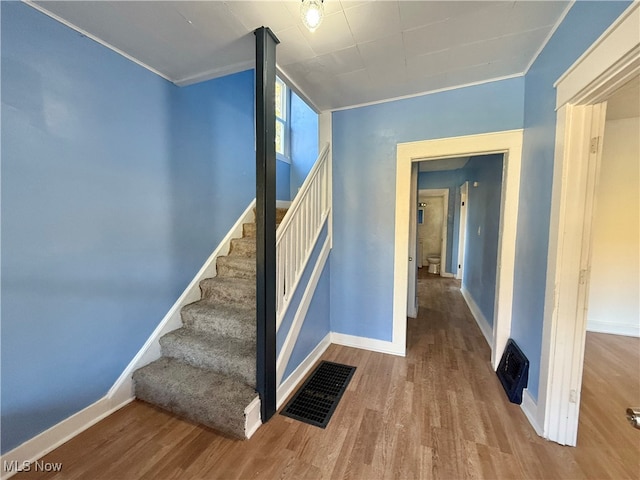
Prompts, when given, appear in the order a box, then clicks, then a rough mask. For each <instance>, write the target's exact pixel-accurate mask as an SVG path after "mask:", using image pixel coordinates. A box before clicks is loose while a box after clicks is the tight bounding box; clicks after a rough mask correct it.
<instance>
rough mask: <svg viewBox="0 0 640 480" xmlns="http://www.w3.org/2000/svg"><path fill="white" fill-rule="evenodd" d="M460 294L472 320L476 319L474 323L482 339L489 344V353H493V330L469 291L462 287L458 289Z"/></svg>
mask: <svg viewBox="0 0 640 480" xmlns="http://www.w3.org/2000/svg"><path fill="white" fill-rule="evenodd" d="M460 293H462V298H464V301H465V302H467V306H468V307H469V310H471V315H473V318H475V319H476V323H477V324H478V327H479V328H480V331H481V332H482V335H484V338H485V340H486V341H487V343H488V344H489V347H490V348H491V351H493V329H492V328H491V326H490V325H489V322H488V321H487V319H486V317H485V316H484V315H483V314H482V311H481V310H480V307H478V304H477V303H476V302H475V300H474V299H473V297H472V296H471V294H470V293H469V291H468V290H467V289H466V288H464V287H462V288H461V289H460Z"/></svg>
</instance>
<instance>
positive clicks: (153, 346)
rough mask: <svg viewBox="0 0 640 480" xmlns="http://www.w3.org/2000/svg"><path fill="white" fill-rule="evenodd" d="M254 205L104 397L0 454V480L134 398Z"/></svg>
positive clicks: (247, 209)
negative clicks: (141, 374)
mask: <svg viewBox="0 0 640 480" xmlns="http://www.w3.org/2000/svg"><path fill="white" fill-rule="evenodd" d="M254 206H255V200H254V201H253V202H251V204H250V205H249V206H248V207H247V208H246V210H245V211H244V213H243V214H242V215H241V216H240V218H239V219H238V221H237V222H236V223H235V225H234V226H233V227H232V228H231V230H229V232H228V233H227V235H226V236H225V238H224V239H223V240H222V241H221V242H220V244H219V245H218V247H217V248H216V249H215V251H214V252H213V253H212V254H211V256H210V257H209V259H208V260H207V261H206V262H205V264H204V265H203V266H202V268H201V269H200V271H199V272H198V273H197V274H196V276H195V277H194V278H193V280H192V281H191V283H189V286H188V287H187V288H186V289H185V290H184V292H183V293H182V295H180V298H178V300H177V301H176V302H175V303H174V304H173V306H172V307H171V309H170V310H169V312H168V313H167V314H166V315H165V317H164V318H163V319H162V321H161V322H160V323H159V324H158V326H157V327H156V329H155V330H154V332H153V333H152V334H151V336H150V337H149V338H148V339H147V341H146V342H145V344H144V345H143V346H142V348H141V349H140V351H138V353H137V354H136V355H135V357H133V360H131V362H130V363H129V365H128V366H127V367H126V368H125V370H124V371H123V372H122V374H121V375H120V377H118V379H117V380H116V381H115V383H114V384H113V386H112V387H111V388H110V389H109V392H108V393H107V395H105V396H104V397H103V398H101V399H100V400H98V401H97V402H95V403H93V404H91V405H89V406H88V407H86V408H84V409H83V410H81V411H79V412H77V413H75V414H73V415H71V416H70V417H69V418H66V419H65V420H63V421H61V422H59V423H57V424H56V425H53V426H52V427H51V428H49V429H48V430H46V431H44V432H42V433H40V434H39V435H37V436H35V437H33V438H31V439H30V440H27V441H26V442H25V443H23V444H22V445H20V446H18V447H16V448H15V449H13V450H11V451H10V452H7V453H6V454H5V455H2V457H0V469H2V472H1V478H2V479H5V478H9V477H10V476H12V475H13V474H14V473H15V471H12V472H5V471H4V468H2V467H3V466H4V462H5V461H6V462H8V463H9V464H12V463H11V462H14V461H18V462H19V463H18V464H19V465H21V466H22V465H23V462H27V463H26V465H28V464H29V463H31V462H34V461H35V460H38V459H39V458H41V457H43V456H44V455H46V454H47V453H49V452H50V451H52V450H54V449H55V448H57V447H59V446H60V445H62V444H63V443H64V442H66V441H68V440H70V439H71V438H73V437H75V436H76V435H78V434H79V433H81V432H83V431H84V430H86V429H87V428H89V427H91V426H92V425H94V424H95V423H97V422H99V421H100V420H102V419H103V418H105V417H107V416H109V415H111V414H112V413H113V412H115V411H116V410H119V409H120V408H122V407H123V406H125V405H126V404H128V403H129V402H131V401H132V400H133V399H134V395H133V381H132V375H133V372H134V371H136V370H137V369H138V368H140V367H143V366H144V365H147V364H149V363H151V362H152V361H154V360H157V359H158V358H160V343H159V339H160V337H161V336H162V335H164V334H165V333H168V332H170V331H172V330H175V329H177V328H180V326H181V325H182V318H181V316H180V310H181V309H182V307H183V306H184V305H187V304H189V303H192V302H195V301H197V300H199V299H200V287H199V284H200V280H202V279H203V278H208V277H215V275H216V259H217V258H218V256H221V255H226V254H227V253H228V252H229V245H230V243H231V239H232V238H235V237H241V236H242V224H243V223H247V222H252V221H253V219H254V214H253V207H254ZM259 410H260V406H259V400H258V422H259V415H260V413H259ZM252 415H253V416H252V417H251V418H247V421H249V420H250V421H251V422H252V423H251V424H250V425H249V424H247V425H248V426H249V428H250V429H253V431H251V434H253V432H255V430H257V428H258V427H259V426H260V423H258V424H257V426H256V420H255V415H254V414H253V413H252Z"/></svg>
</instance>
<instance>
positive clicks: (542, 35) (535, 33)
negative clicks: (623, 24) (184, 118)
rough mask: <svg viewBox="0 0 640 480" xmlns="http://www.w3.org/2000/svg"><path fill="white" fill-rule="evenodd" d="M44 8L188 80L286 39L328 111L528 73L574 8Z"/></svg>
mask: <svg viewBox="0 0 640 480" xmlns="http://www.w3.org/2000/svg"><path fill="white" fill-rule="evenodd" d="M324 3H325V18H324V21H323V23H322V24H321V25H320V27H319V28H318V29H317V30H316V31H315V32H314V33H311V32H309V31H308V30H307V29H306V28H305V27H304V26H303V25H302V23H301V21H300V15H299V8H300V2H298V1H293V0H292V1H251V2H247V1H225V2H223V1H62V2H60V1H42V0H40V1H37V2H35V3H32V5H34V6H35V7H36V8H38V9H39V10H42V11H44V12H45V13H48V14H50V15H52V16H54V18H58V19H59V20H62V21H64V22H65V23H67V24H68V25H70V26H72V27H74V28H76V29H77V30H80V31H81V32H83V33H85V34H88V35H89V36H91V37H93V38H95V39H97V40H99V41H101V42H102V43H104V44H106V45H108V46H110V47H111V48H114V49H115V50H118V51H120V52H121V53H124V54H125V55H127V56H128V57H130V58H132V59H134V60H136V61H137V62H138V63H140V64H143V65H144V66H146V67H147V68H150V69H151V70H153V71H155V72H156V73H159V74H160V75H162V76H163V77H165V78H167V79H168V80H170V81H172V82H174V83H176V84H178V85H188V84H191V83H196V82H199V81H202V80H207V79H210V78H214V77H217V76H222V75H225V74H228V73H233V72H237V71H241V70H244V69H247V68H251V67H253V65H254V37H253V35H252V32H253V31H254V30H255V29H256V28H258V27H260V26H268V27H270V28H271V30H273V31H274V32H275V34H276V36H277V37H278V38H279V40H280V45H278V47H277V59H278V60H277V63H278V67H279V69H280V71H281V73H282V74H283V76H284V77H285V78H286V79H287V80H288V81H289V82H290V83H292V84H294V87H297V89H298V90H299V91H300V92H301V93H302V94H303V95H304V96H305V97H306V98H307V99H308V100H309V101H310V102H311V103H312V104H313V105H314V106H315V108H316V109H318V110H321V111H322V110H333V109H339V108H344V107H348V106H353V105H358V104H363V103H370V102H378V101H382V100H385V99H389V98H397V97H401V96H407V95H414V94H419V93H423V92H429V91H434V90H440V89H447V88H453V87H457V86H462V85H468V84H473V83H478V82H484V81H488V80H491V79H497V78H503V77H507V76H513V75H518V74H522V73H524V72H525V71H526V69H527V68H528V66H529V65H530V63H531V62H532V60H533V59H534V58H535V56H536V55H537V53H538V52H539V50H540V49H541V47H542V46H543V45H544V43H545V42H546V39H547V38H548V36H549V35H550V33H551V32H552V31H553V28H554V26H555V25H556V24H557V23H558V21H559V20H560V19H561V18H562V17H563V15H564V12H565V10H566V9H567V8H568V6H569V4H570V2H569V1H534V0H529V1H494V2H489V1H466V2H463V1H382V0H378V1H339V0H325V2H324Z"/></svg>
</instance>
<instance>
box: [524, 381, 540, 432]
mask: <svg viewBox="0 0 640 480" xmlns="http://www.w3.org/2000/svg"><path fill="white" fill-rule="evenodd" d="M520 408H521V409H522V411H523V412H524V414H525V416H526V417H527V420H529V423H530V424H531V426H532V427H533V429H534V430H535V431H536V433H537V434H538V435H539V436H541V437H542V436H543V433H544V432H543V429H542V427H541V426H540V423H539V422H538V404H537V403H536V401H535V400H534V399H533V397H532V396H531V394H530V393H529V390H528V389H526V388H525V389H524V390H523V391H522V403H521V404H520Z"/></svg>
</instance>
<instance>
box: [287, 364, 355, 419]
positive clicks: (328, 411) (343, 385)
mask: <svg viewBox="0 0 640 480" xmlns="http://www.w3.org/2000/svg"><path fill="white" fill-rule="evenodd" d="M355 371H356V367H350V366H348V365H341V364H339V363H333V362H326V361H323V362H322V363H320V365H318V367H317V368H316V369H315V371H314V372H313V373H312V374H311V376H310V377H309V378H308V379H307V381H306V382H304V385H302V387H300V389H298V391H297V392H296V394H295V395H294V396H293V398H292V399H291V400H290V401H289V403H287V406H286V407H285V408H284V410H282V412H280V413H281V415H286V416H287V417H291V418H295V419H296V420H300V421H301V422H305V423H309V424H311V425H315V426H316V427H321V428H325V427H326V426H327V424H328V423H329V419H330V418H331V415H333V412H334V411H335V409H336V407H337V406H338V402H339V401H340V398H341V397H342V394H343V393H344V391H345V390H346V389H347V385H349V380H351V377H352V376H353V374H354V372H355Z"/></svg>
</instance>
